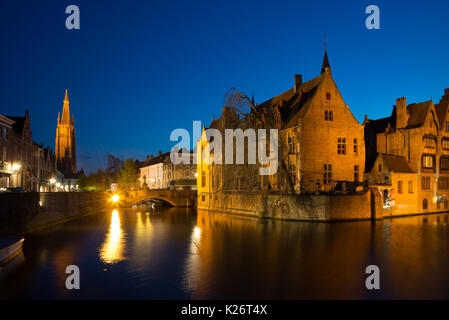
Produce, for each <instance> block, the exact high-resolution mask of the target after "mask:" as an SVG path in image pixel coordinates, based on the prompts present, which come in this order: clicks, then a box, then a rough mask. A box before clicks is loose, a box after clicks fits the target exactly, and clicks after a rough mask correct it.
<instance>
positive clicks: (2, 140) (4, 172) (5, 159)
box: [0, 114, 18, 189]
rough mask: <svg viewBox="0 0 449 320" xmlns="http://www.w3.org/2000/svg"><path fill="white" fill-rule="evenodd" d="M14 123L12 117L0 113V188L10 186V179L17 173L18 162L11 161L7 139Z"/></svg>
mask: <svg viewBox="0 0 449 320" xmlns="http://www.w3.org/2000/svg"><path fill="white" fill-rule="evenodd" d="M14 123H15V122H14V121H13V120H12V119H9V118H8V117H5V116H4V115H2V114H0V189H5V188H8V187H10V186H12V184H11V179H13V178H14V177H13V176H14V175H17V169H18V164H17V163H13V158H12V155H11V153H10V152H9V151H10V150H9V149H10V147H9V145H10V144H9V141H8V140H9V139H11V138H10V136H11V131H12V126H13V124H14ZM16 179H17V177H16Z"/></svg>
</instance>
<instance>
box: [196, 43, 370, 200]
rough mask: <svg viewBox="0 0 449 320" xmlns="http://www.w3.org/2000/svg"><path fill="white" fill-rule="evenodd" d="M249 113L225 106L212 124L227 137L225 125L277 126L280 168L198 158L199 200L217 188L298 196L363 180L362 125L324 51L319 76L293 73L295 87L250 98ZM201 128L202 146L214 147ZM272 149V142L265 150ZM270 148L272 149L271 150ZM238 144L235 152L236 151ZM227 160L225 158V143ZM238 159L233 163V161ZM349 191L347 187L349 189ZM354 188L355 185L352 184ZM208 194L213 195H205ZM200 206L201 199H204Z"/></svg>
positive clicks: (254, 127) (233, 127)
mask: <svg viewBox="0 0 449 320" xmlns="http://www.w3.org/2000/svg"><path fill="white" fill-rule="evenodd" d="M251 104H252V108H251V111H250V112H249V113H246V114H242V112H241V111H240V110H237V108H235V107H233V106H232V105H226V106H224V107H223V112H222V115H221V116H220V117H219V118H218V119H215V120H214V121H212V123H211V124H210V126H209V128H211V129H216V130H218V131H220V132H221V133H222V136H223V137H224V136H225V134H224V132H225V130H226V129H234V130H235V129H241V130H242V131H244V132H245V134H247V135H246V136H245V137H246V138H248V139H245V140H244V141H245V150H247V149H246V146H247V145H248V143H249V140H250V139H255V138H256V137H250V135H249V133H248V131H247V129H254V130H256V132H257V130H258V129H277V130H278V132H279V145H278V156H279V163H278V170H277V172H276V173H275V174H272V175H260V174H259V169H260V168H261V167H263V166H262V165H261V164H260V163H259V162H258V163H257V164H250V163H248V153H245V161H244V164H225V165H224V164H217V163H214V162H213V161H209V160H204V158H203V156H202V151H200V152H198V153H197V156H198V165H197V172H198V181H197V184H198V190H199V192H198V194H199V195H201V198H200V199H199V203H200V202H201V201H202V199H203V200H205V201H207V200H206V199H208V198H210V197H211V196H212V195H213V194H214V193H217V192H242V191H246V192H262V193H282V194H300V193H316V192H334V191H338V190H343V189H345V190H346V188H345V186H352V187H354V186H357V185H358V184H360V183H361V182H362V181H363V172H364V167H365V146H364V129H363V126H362V125H361V124H360V123H359V122H358V121H357V119H356V118H355V117H354V115H353V114H352V112H351V110H350V109H349V107H348V105H347V104H346V103H345V102H344V100H343V97H342V95H341V93H340V91H339V89H338V86H337V84H336V83H335V81H334V79H333V77H332V73H331V68H330V64H329V60H328V56H327V51H325V53H324V58H323V63H322V67H321V72H320V74H319V75H318V76H317V77H315V78H313V79H311V80H309V81H306V82H303V81H302V76H301V75H298V74H297V75H295V77H294V82H293V88H291V89H289V90H287V91H285V92H283V93H281V94H279V95H277V96H275V97H273V98H271V99H269V100H267V101H265V102H263V103H261V104H259V105H255V104H254V101H252V103H251ZM205 132H206V131H204V130H203V137H202V141H201V142H200V143H199V144H198V147H197V149H198V150H205V149H206V148H211V149H212V154H211V157H214V156H215V154H214V150H213V148H212V147H211V145H210V143H209V142H208V140H210V137H206V136H205V135H206V133H205ZM270 148H271V149H272V147H270V146H269V145H268V146H267V149H270ZM271 149H270V150H271ZM235 150H236V149H235V145H234V150H233V151H234V155H235ZM221 152H223V157H222V158H223V159H224V158H225V157H226V155H225V153H226V151H225V145H224V142H223V147H222V151H221ZM234 163H235V162H234ZM348 189H349V187H348ZM354 190H355V188H354ZM206 194H209V196H205V195H206ZM200 206H201V203H200Z"/></svg>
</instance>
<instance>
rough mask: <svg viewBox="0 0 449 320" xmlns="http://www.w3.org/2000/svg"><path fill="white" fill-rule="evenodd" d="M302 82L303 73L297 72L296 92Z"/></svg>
mask: <svg viewBox="0 0 449 320" xmlns="http://www.w3.org/2000/svg"><path fill="white" fill-rule="evenodd" d="M301 84H302V74H295V88H294V90H295V92H297V91H298V89H299V87H300V86H301Z"/></svg>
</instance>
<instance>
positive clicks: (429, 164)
mask: <svg viewBox="0 0 449 320" xmlns="http://www.w3.org/2000/svg"><path fill="white" fill-rule="evenodd" d="M422 165H423V167H424V168H427V169H432V168H433V157H432V156H424V157H423V158H422Z"/></svg>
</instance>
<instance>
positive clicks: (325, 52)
mask: <svg viewBox="0 0 449 320" xmlns="http://www.w3.org/2000/svg"><path fill="white" fill-rule="evenodd" d="M326 68H329V72H330V71H331V66H330V64H329V59H328V58H327V48H326V47H325V48H324V58H323V65H322V66H321V73H325V72H326Z"/></svg>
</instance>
